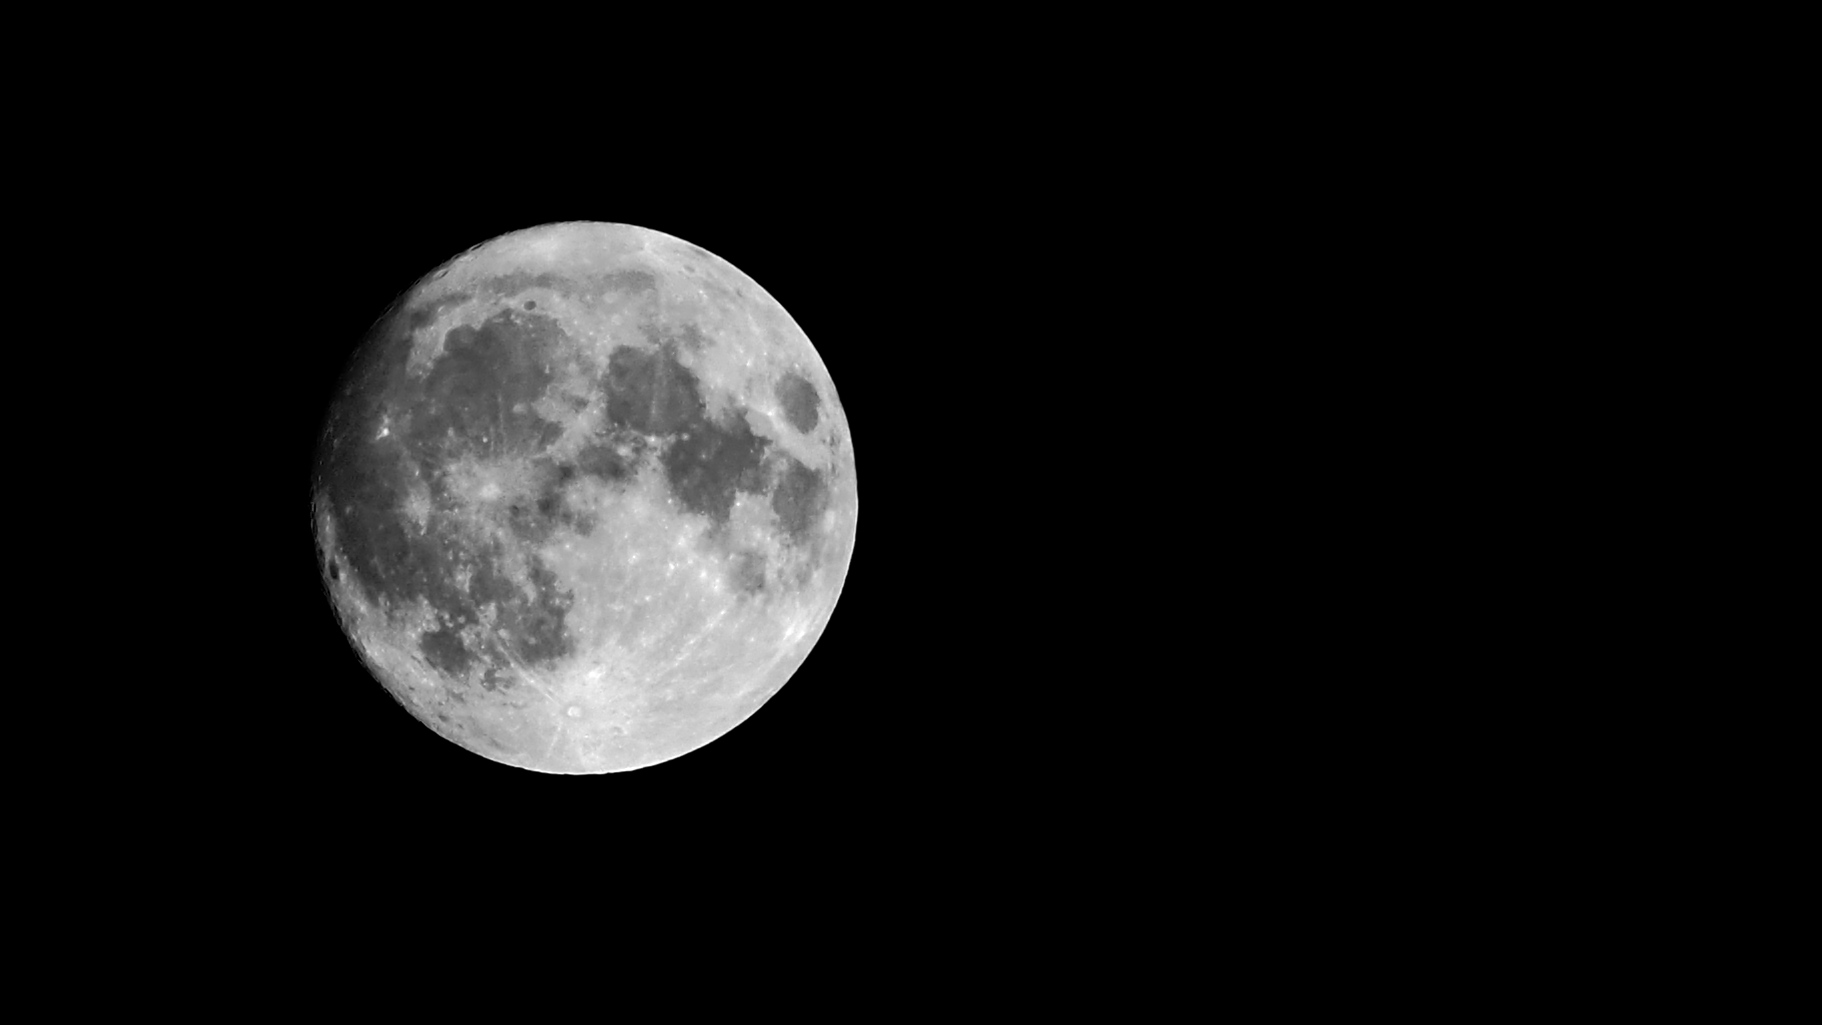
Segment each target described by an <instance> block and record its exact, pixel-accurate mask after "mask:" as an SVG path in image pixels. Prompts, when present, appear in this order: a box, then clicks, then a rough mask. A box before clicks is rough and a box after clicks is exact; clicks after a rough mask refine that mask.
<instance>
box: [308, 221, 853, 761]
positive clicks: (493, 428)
mask: <svg viewBox="0 0 1822 1025" xmlns="http://www.w3.org/2000/svg"><path fill="white" fill-rule="evenodd" d="M401 284H403V282H401ZM315 474H316V477H315V480H314V481H313V494H314V496H315V509H314V522H315V527H316V531H317V534H318V537H317V542H318V547H319V550H320V551H321V553H322V568H323V579H324V583H325V585H326V587H327V591H328V594H329V596H330V601H331V603H332V604H333V605H334V607H335V609H336V611H337V614H338V616H339V617H340V620H341V622H342V623H343V624H344V626H345V628H346V632H347V636H348V637H349V639H350V640H351V641H352V643H353V645H354V647H355V649H356V650H357V651H358V652H359V655H360V658H361V659H362V660H363V661H364V662H365V663H366V664H367V665H368V666H369V667H370V668H371V669H372V671H373V676H374V677H375V679H376V680H377V683H378V685H380V686H383V687H385V688H386V689H387V691H388V692H389V693H390V694H391V695H392V696H393V697H394V698H395V699H396V701H397V703H398V705H399V706H401V707H402V708H403V709H404V710H406V711H408V712H409V713H410V715H412V716H413V717H415V718H416V719H417V720H418V721H419V722H421V723H422V724H423V725H424V726H425V727H427V728H428V729H431V730H434V731H435V732H436V733H437V734H439V735H440V736H442V737H445V738H447V739H448V740H449V741H451V742H453V743H455V744H458V745H460V746H462V747H463V748H466V749H467V750H470V751H473V752H475V753H477V754H479V755H482V756H485V757H487V758H490V759H493V760H495V761H498V762H502V763H506V764H510V765H515V766H523V767H526V768H531V769H536V770H540V771H547V772H565V773H570V772H581V773H592V772H609V771H616V770H622V769H632V768H638V767H641V766H647V765H652V764H655V763H658V762H662V761H666V760H668V759H671V758H674V757H676V756H678V755H681V754H685V753H687V752H689V751H692V750H694V749H696V748H698V747H701V746H702V745H704V744H706V743H708V742H710V741H712V740H714V739H715V738H716V737H719V736H721V735H722V734H724V733H726V732H727V731H728V730H730V729H732V728H733V727H734V726H736V725H739V724H740V723H741V722H743V721H744V720H746V719H747V718H748V717H749V716H751V715H752V714H753V712H754V711H755V710H756V709H758V708H759V707H760V705H762V704H763V703H765V701H766V700H767V699H768V698H770V697H771V696H772V695H773V694H775V693H776V692H777V691H778V690H779V688H780V687H782V686H783V685H784V683H785V681H786V680H788V679H789V678H790V677H791V676H792V674H793V673H795V672H796V671H797V669H798V667H799V666H801V665H802V664H803V662H804V660H805V658H807V657H808V656H809V654H810V652H811V649H812V647H813V646H814V645H815V644H816V642H817V640H818V639H819V638H820V637H821V636H822V634H823V631H824V629H825V627H826V626H827V624H828V622H829V617H830V615H831V613H832V612H833V611H834V608H835V603H836V598H837V596H838V595H839V594H840V591H841V586H842V581H843V579H844V578H845V576H846V574H847V568H848V562H849V558H850V554H851V552H852V551H853V546H854V525H855V518H856V514H857V501H856V495H855V486H854V452H853V444H852V440H851V439H850V437H849V435H848V430H847V422H846V420H845V418H844V416H843V413H842V407H841V403H840V402H839V401H838V400H837V398H836V393H835V387H834V384H833V383H832V382H831V381H830V380H829V375H828V371H827V368H826V367H825V366H824V365H823V362H822V360H821V358H820V357H819V356H818V354H817V352H816V350H815V348H814V347H812V346H811V344H810V342H809V339H808V338H806V337H805V336H804V333H803V331H802V330H800V329H799V328H798V326H797V324H796V323H795V322H794V321H793V320H792V319H791V317H790V315H789V314H787V313H786V312H785V310H784V307H782V306H781V305H779V303H778V302H777V301H776V300H775V299H773V298H772V297H771V296H770V295H769V294H767V293H766V292H765V290H764V289H762V288H760V287H759V285H758V284H757V283H755V282H754V281H753V280H752V279H751V278H749V277H747V276H746V275H745V274H743V273H741V272H740V271H739V270H736V269H735V268H734V267H733V266H731V265H729V264H728V263H727V262H725V261H724V260H721V259H719V258H717V257H715V256H713V255H711V254H709V253H707V252H705V251H703V250H702V249H699V248H697V247H695V246H692V245H690V244H689V243H687V242H684V241H683V240H681V239H677V238H673V237H671V236H669V235H665V234H662V233H660V232H656V231H651V230H647V229H644V228H637V227H632V226H628V225H616V224H563V225H553V226H546V227H541V228H534V229H531V230H528V231H524V232H520V233H517V234H513V235H508V236H504V237H502V238H498V239H495V240H493V241H491V242H487V243H485V244H483V245H481V246H478V247H476V248H475V249H473V250H471V251H470V252H468V253H466V254H464V255H462V256H459V257H457V258H455V259H454V260H452V261H451V262H449V263H448V264H446V265H445V266H443V267H441V268H439V269H437V270H435V271H433V272H432V273H431V274H429V275H428V276H426V277H425V278H423V279H422V280H421V281H420V282H418V283H417V284H416V285H415V286H414V287H411V288H410V289H409V290H408V291H406V292H405V293H404V294H403V295H402V297H401V298H400V299H399V300H398V302H397V303H395V304H394V305H393V307H392V308H391V309H389V310H387V311H385V314H384V315H383V316H382V317H381V318H380V320H379V321H378V323H377V324H376V325H375V327H374V328H373V330H372V332H371V333H370V335H369V336H368V337H367V338H366V339H365V340H364V341H363V342H362V343H361V344H360V345H359V347H358V348H357V349H356V350H355V353H354V356H353V358H352V359H351V360H350V363H349V365H348V368H347V370H346V372H345V373H344V375H343V377H342V379H341V383H340V385H339V386H338V388H337V390H336V392H335V394H334V397H333V401H332V402H331V404H330V408H329V409H328V410H327V412H326V418H325V425H324V428H323V432H322V437H321V441H320V444H319V446H318V457H317V461H316V467H315ZM405 721H406V720H404V719H401V722H405ZM762 723H763V720H761V722H760V723H756V724H755V725H754V726H750V727H748V728H749V729H763V725H762Z"/></svg>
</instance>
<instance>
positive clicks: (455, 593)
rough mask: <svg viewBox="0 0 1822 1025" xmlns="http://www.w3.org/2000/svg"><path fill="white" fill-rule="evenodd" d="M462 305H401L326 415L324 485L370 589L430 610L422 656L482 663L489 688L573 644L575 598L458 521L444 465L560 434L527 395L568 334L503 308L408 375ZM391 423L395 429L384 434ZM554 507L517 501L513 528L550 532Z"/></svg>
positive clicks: (360, 581)
mask: <svg viewBox="0 0 1822 1025" xmlns="http://www.w3.org/2000/svg"><path fill="white" fill-rule="evenodd" d="M462 298H464V299H465V298H466V297H462ZM455 301H461V300H460V299H450V300H444V301H443V302H442V303H439V304H438V305H437V306H435V307H425V308H420V309H411V310H400V311H397V312H395V313H394V314H393V315H392V316H390V317H389V318H387V319H386V320H385V321H382V323H381V325H380V326H379V327H378V328H376V330H375V333H374V336H373V337H372V338H370V339H369V341H368V343H367V344H366V345H364V346H363V347H362V350H361V351H360V352H359V353H358V354H357V356H356V358H355V360H354V362H353V364H352V365H351V366H350V368H349V371H348V374H347V375H346V377H345V384H344V387H343V389H342V391H341V393H340V395H339V399H338V402H337V404H336V408H335V409H334V411H333V412H332V414H331V419H330V424H329V427H328V430H327V431H326V432H325V439H324V443H323V450H322V453H321V455H320V456H319V460H318V475H319V481H318V483H319V488H320V490H321V493H322V494H323V495H324V496H325V498H326V499H327V503H328V506H329V509H330V513H331V516H332V517H333V519H334V522H335V528H336V537H337V540H338V542H339V546H340V550H341V554H342V556H343V558H344V560H345V561H346V562H347V564H348V567H349V569H350V571H351V575H352V577H353V583H354V584H355V586H356V588H357V589H358V590H359V592H360V593H361V595H362V596H363V597H364V598H365V599H366V600H367V601H368V602H369V603H372V604H374V605H376V606H378V607H380V608H382V609H386V610H388V611H391V612H394V613H397V612H400V611H402V610H405V609H407V608H409V607H411V606H413V605H415V604H417V603H422V604H423V605H424V606H427V607H428V608H429V609H431V610H432V611H433V612H434V615H435V623H434V624H433V625H432V626H431V627H430V628H429V629H428V630H427V631H426V632H425V633H424V634H423V635H422V637H421V639H420V649H421V651H422V653H423V655H424V658H425V660H426V661H427V662H429V663H430V664H431V665H432V666H434V667H435V668H437V669H439V670H441V671H443V672H445V673H447V674H451V675H456V676H459V675H462V674H465V673H467V672H468V671H470V670H471V669H473V668H475V667H476V666H477V665H483V666H485V667H486V670H487V678H488V680H489V682H490V684H491V685H494V686H500V685H509V683H510V676H509V675H508V674H507V673H506V671H505V670H506V669H507V667H508V666H509V665H510V662H511V660H517V661H519V662H522V663H526V664H531V665H536V666H545V665H548V664H550V663H552V662H554V661H556V660H558V659H562V658H565V657H567V656H568V655H569V654H571V653H572V648H573V640H572V639H571V638H570V636H569V634H568V633H567V631H566V630H565V629H564V615H565V614H566V613H567V612H568V609H569V605H570V601H571V597H570V595H568V594H567V593H566V592H563V591H561V590H560V589H559V588H558V584H557V580H556V576H555V574H553V573H552V572H550V570H549V569H548V568H546V567H545V566H543V565H542V564H541V563H539V562H538V561H537V560H536V559H535V558H532V559H531V561H530V565H529V569H528V572H529V579H530V582H531V584H532V590H533V592H534V594H533V596H531V597H527V595H526V594H525V591H524V589H523V588H522V587H521V586H520V585H519V584H518V583H515V581H514V579H513V576H512V575H511V574H509V573H508V572H507V571H506V570H505V568H504V567H505V565H506V562H505V559H506V556H507V552H506V551H505V550H504V549H503V548H502V546H501V543H500V541H499V540H498V539H486V538H480V537H476V536H474V535H472V534H470V533H465V532H463V531H461V530H458V529H457V527H456V525H455V521H454V520H453V519H452V518H451V513H452V512H453V511H454V506H453V504H452V500H451V496H450V493H449V490H448V488H447V487H446V479H445V475H446V471H447V468H448V465H449V463H450V460H452V459H454V458H457V457H460V456H462V455H465V454H482V455H498V454H504V453H522V454H527V455H530V454H535V453H538V452H541V451H542V450H543V449H544V448H546V447H548V445H549V444H550V443H551V441H553V440H555V438H556V437H557V436H558V435H559V434H560V433H561V430H560V428H559V427H558V426H557V425H555V424H551V423H549V422H547V421H544V420H543V419H541V418H540V417H538V416H537V415H536V414H535V413H534V412H532V404H533V403H535V402H536V401H537V400H538V399H539V398H540V397H542V395H543V394H544V392H545V390H546V389H547V388H548V387H549V385H550V383H551V380H552V373H551V369H550V367H551V364H552V359H553V354H554V352H555V350H556V348H557V346H558V345H559V344H560V343H561V341H562V340H563V339H562V332H561V329H560V328H559V327H558V326H557V324H556V323H555V321H553V320H550V319H549V318H545V317H540V316H537V315H535V314H528V313H524V312H521V311H518V310H508V311H502V312H501V313H499V314H496V315H494V316H493V317H491V318H489V319H488V320H487V321H485V322H484V323H482V324H480V325H478V326H463V327H458V328H455V329H453V330H451V331H450V332H449V333H448V334H447V335H446V336H445V338H444V352H443V354H442V355H441V356H439V357H438V358H437V359H436V360H435V361H434V362H432V363H431V364H430V368H429V370H428V372H427V373H421V374H413V373H410V372H408V370H407V365H408V361H409V356H410V352H411V346H412V335H413V333H414V332H415V331H417V330H419V329H421V328H422V327H423V326H424V325H426V324H427V323H429V322H430V320H431V319H432V318H434V317H435V315H436V313H437V311H438V309H439V308H440V307H441V306H442V305H447V303H449V302H455ZM382 424H389V425H390V429H389V430H387V432H386V433H385V434H384V436H382V434H381V429H382ZM559 472H560V471H558V470H556V469H554V468H552V469H550V470H549V473H550V474H551V476H552V477H553V478H554V477H555V476H556V475H557V474H558V473H559ZM413 491H418V492H420V493H428V494H429V495H430V496H432V498H433V504H432V508H431V511H430V513H429V515H428V517H427V518H426V519H425V521H424V522H423V523H422V524H420V523H418V522H415V521H414V520H413V519H412V518H411V517H410V515H409V514H407V513H406V511H405V508H406V504H407V502H408V500H409V498H410V495H411V494H412V492H413ZM546 508H547V507H546V505H545V504H544V503H543V502H542V501H535V502H534V501H530V500H528V501H526V502H523V503H520V504H518V505H515V506H512V507H509V508H508V509H507V510H506V525H507V527H508V529H509V530H510V531H511V533H512V535H514V536H516V537H517V538H520V539H523V540H525V541H531V542H536V541H538V540H542V539H543V538H546V537H548V536H549V534H550V533H551V532H552V530H553V529H554V528H553V523H552V517H550V516H546V515H544V513H545V512H546ZM521 557H523V556H521ZM489 616H491V618H492V620H493V629H492V631H489V630H487V629H486V627H487V619H488V617H489Z"/></svg>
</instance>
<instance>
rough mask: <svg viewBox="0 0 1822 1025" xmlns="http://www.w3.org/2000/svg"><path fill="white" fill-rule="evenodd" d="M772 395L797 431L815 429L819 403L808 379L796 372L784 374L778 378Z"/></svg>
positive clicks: (803, 432) (804, 431) (808, 431)
mask: <svg viewBox="0 0 1822 1025" xmlns="http://www.w3.org/2000/svg"><path fill="white" fill-rule="evenodd" d="M773 395H774V397H775V398H777V399H778V405H779V406H780V407H781V408H782V409H783V410H784V418H785V420H786V421H788V422H789V423H790V425H791V426H792V427H795V428H797V433H799V434H808V433H810V432H811V431H813V430H815V429H816V424H817V421H818V419H819V411H820V408H821V403H820V402H819V401H818V400H817V398H816V388H815V386H814V385H812V384H810V382H809V381H807V380H805V379H804V378H803V377H802V376H800V375H798V374H786V375H784V376H783V377H780V378H779V379H778V384H777V385H776V387H774V388H773Z"/></svg>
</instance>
